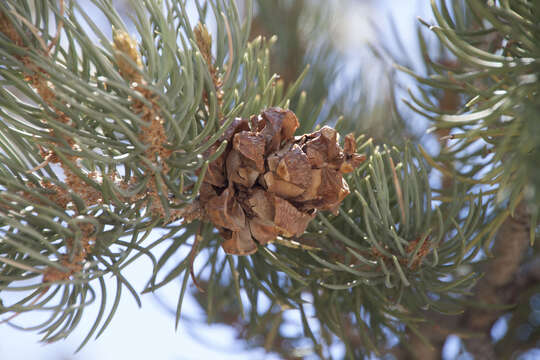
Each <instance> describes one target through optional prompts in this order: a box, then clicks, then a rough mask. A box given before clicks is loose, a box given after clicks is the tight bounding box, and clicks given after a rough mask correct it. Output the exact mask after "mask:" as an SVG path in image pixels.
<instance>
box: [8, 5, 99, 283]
mask: <svg viewBox="0 0 540 360" xmlns="http://www.w3.org/2000/svg"><path fill="white" fill-rule="evenodd" d="M60 4H61V9H63V2H60ZM61 11H62V10H61ZM60 27H61V24H59V26H58V29H57V31H60ZM0 32H2V33H3V34H4V35H5V36H6V37H8V38H9V39H10V40H11V41H12V42H13V43H14V44H15V45H17V46H19V47H24V42H23V40H22V38H21V36H20V35H19V34H18V32H17V30H16V29H15V27H14V26H13V23H12V22H11V20H10V19H9V18H8V17H7V15H6V14H4V13H2V12H0ZM55 42H56V39H55V40H53V44H54V43H55ZM53 44H51V46H54V45H53ZM49 50H50V47H49V48H48V49H43V50H42V52H43V56H48V52H49ZM17 59H18V60H19V61H20V62H21V63H22V64H23V65H24V66H23V67H22V68H23V69H26V70H25V71H26V72H25V73H24V74H23V76H24V80H25V81H26V82H27V83H28V84H29V85H30V86H31V87H32V88H33V89H34V90H35V91H36V92H37V93H38V95H39V96H40V97H41V98H42V100H43V102H44V103H45V104H46V105H47V106H48V107H49V108H50V109H51V110H53V111H54V113H55V114H56V120H58V121H61V122H62V123H64V124H71V123H72V121H71V119H70V118H69V116H67V115H66V114H65V113H64V112H62V111H61V110H59V109H58V107H56V106H55V104H54V102H55V101H56V94H55V89H54V86H53V85H52V84H51V82H50V81H49V74H48V72H47V71H46V70H45V69H43V68H41V67H39V66H37V65H36V64H34V63H33V62H32V60H31V58H30V57H29V56H20V55H18V56H17ZM42 122H43V123H46V120H42ZM49 132H50V133H51V135H54V136H57V137H60V138H61V139H62V140H63V141H65V142H66V143H67V144H68V145H69V146H70V147H71V148H72V149H74V150H76V149H77V148H76V144H75V141H74V140H73V139H72V138H68V137H65V136H62V135H58V134H55V133H54V131H53V130H49ZM49 146H50V148H54V147H56V146H57V145H56V144H54V143H50V144H49ZM39 152H40V155H41V156H42V157H43V158H44V160H45V162H46V163H59V164H60V166H61V168H62V170H63V172H64V176H65V178H66V180H65V183H66V184H67V185H68V188H69V191H71V192H73V193H77V194H78V195H79V196H81V197H82V198H83V200H85V202H86V203H87V205H92V204H96V203H98V202H100V201H101V194H100V193H99V192H98V191H96V190H95V189H93V188H92V187H90V186H89V185H88V184H87V183H86V182H85V181H84V180H83V179H82V178H80V177H79V176H78V175H77V174H76V173H74V172H73V171H72V170H71V168H70V167H69V166H67V164H66V163H65V162H64V161H61V159H60V158H59V157H58V155H57V154H56V153H55V152H54V151H53V150H46V149H44V148H42V147H41V146H39ZM67 160H68V161H70V162H71V163H72V164H74V165H75V166H76V167H79V165H78V164H77V161H78V160H79V158H78V157H77V156H72V155H69V156H67ZM40 186H41V188H43V189H47V190H52V191H53V192H54V194H45V196H46V197H48V198H49V199H50V200H51V201H53V202H54V203H56V204H57V205H58V206H60V207H62V208H64V209H65V208H67V206H68V204H69V202H71V196H70V194H69V192H68V190H67V189H64V188H62V187H61V186H58V185H55V184H52V183H50V182H47V181H45V180H42V181H40ZM30 187H34V188H35V187H36V185H33V184H32V185H30ZM28 197H29V198H32V196H31V195H30V196H28ZM79 229H80V230H82V232H83V237H82V239H81V245H82V246H81V249H79V250H78V251H77V252H76V253H74V254H72V257H71V258H70V256H68V254H70V253H71V252H72V249H73V244H72V242H73V240H72V239H66V254H65V255H64V256H63V258H62V259H61V260H60V263H61V264H62V265H63V266H64V267H66V268H67V269H69V271H68V272H63V271H61V270H59V269H56V268H54V267H48V268H47V269H45V271H44V276H43V281H44V282H50V281H59V280H65V279H68V278H69V277H71V276H72V275H73V274H74V273H77V272H80V271H81V270H82V267H83V264H84V260H85V258H86V256H87V255H88V253H89V252H90V251H91V250H92V248H93V246H94V244H95V237H93V235H92V234H93V232H94V229H93V226H92V225H89V224H82V225H79Z"/></svg>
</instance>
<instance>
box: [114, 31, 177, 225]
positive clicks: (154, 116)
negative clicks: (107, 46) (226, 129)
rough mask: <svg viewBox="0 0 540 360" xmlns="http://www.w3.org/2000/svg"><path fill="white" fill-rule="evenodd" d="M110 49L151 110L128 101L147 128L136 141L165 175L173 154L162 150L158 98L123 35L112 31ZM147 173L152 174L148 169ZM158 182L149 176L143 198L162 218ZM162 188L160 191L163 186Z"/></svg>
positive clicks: (171, 214) (172, 215) (132, 45)
mask: <svg viewBox="0 0 540 360" xmlns="http://www.w3.org/2000/svg"><path fill="white" fill-rule="evenodd" d="M113 46H114V48H115V50H116V51H117V53H116V54H115V59H116V63H117V65H118V69H119V72H120V74H121V75H122V76H123V77H124V79H126V80H127V81H129V82H130V84H131V88H132V89H133V90H134V91H136V92H138V93H140V94H141V95H142V96H143V97H144V98H145V99H146V100H147V101H148V102H150V106H148V105H147V104H146V103H145V102H143V101H141V100H137V99H131V100H132V101H131V109H132V111H133V112H134V113H135V114H137V115H139V116H140V118H141V119H142V120H143V121H144V122H145V123H147V124H148V125H147V126H145V127H144V129H142V131H140V133H139V140H141V142H142V143H143V144H145V145H147V146H148V148H147V149H146V150H145V152H144V155H145V156H146V157H147V158H148V159H150V160H151V161H152V162H153V163H154V164H156V165H158V167H159V168H161V171H162V172H163V173H167V172H168V171H169V166H168V165H167V163H166V159H167V158H169V157H170V156H171V154H172V150H170V149H167V148H166V147H165V146H164V145H165V144H166V143H167V132H166V130H165V127H164V126H163V125H164V119H163V117H162V115H161V110H160V107H159V104H158V102H157V96H156V94H154V93H152V91H150V90H149V89H147V88H146V85H147V84H146V81H145V80H144V79H143V77H142V75H141V73H140V71H139V70H140V69H141V68H142V60H141V56H140V54H139V52H138V51H137V43H136V42H135V41H134V40H133V39H132V38H131V37H130V36H129V35H128V34H127V33H126V32H125V31H123V30H116V29H115V30H114V32H113ZM127 59H130V60H131V61H128V60H127ZM148 171H151V170H150V169H148ZM157 181H158V179H157V177H156V176H155V174H152V175H151V179H150V181H149V182H148V188H147V190H146V193H145V194H143V197H145V198H146V199H148V200H149V201H150V203H151V204H150V206H149V211H150V213H151V214H152V215H153V216H158V217H161V218H165V214H166V211H165V209H164V207H163V204H162V202H161V199H160V192H159V191H158V186H157ZM161 185H162V188H163V187H164V186H163V185H164V184H161ZM177 213H178V212H177V211H174V210H171V211H170V212H169V218H168V219H166V220H167V221H171V219H173V218H177V217H178V216H179V214H180V213H178V214H177Z"/></svg>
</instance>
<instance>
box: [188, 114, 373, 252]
mask: <svg viewBox="0 0 540 360" xmlns="http://www.w3.org/2000/svg"><path fill="white" fill-rule="evenodd" d="M298 126H299V123H298V119H297V118H296V115H295V114H294V113H293V112H292V111H290V110H283V109H280V108H271V109H268V110H265V111H264V112H263V113H262V115H261V116H253V117H251V119H249V120H248V119H235V120H234V121H233V123H232V124H231V126H230V127H229V128H228V129H227V131H226V132H225V133H224V134H223V136H222V138H221V139H220V140H219V141H218V143H216V144H214V145H213V146H212V147H211V148H210V149H209V151H208V152H207V154H206V155H207V156H210V155H211V154H213V153H214V152H215V151H216V149H217V147H218V146H219V144H220V143H221V142H222V141H223V140H227V141H228V142H229V146H228V147H227V149H225V151H224V152H223V153H222V154H221V156H220V157H219V158H218V159H216V160H215V161H214V162H212V163H211V164H210V166H209V167H208V170H207V173H206V175H205V177H204V180H203V183H202V185H201V189H200V198H199V201H200V203H201V205H202V207H203V209H204V211H205V214H206V217H207V219H208V220H209V221H211V222H212V223H213V224H214V225H215V226H216V227H217V229H218V230H219V232H220V234H221V236H223V238H224V239H225V241H224V242H223V244H222V247H223V249H224V250H225V252H226V253H228V254H234V255H248V254H252V253H254V252H256V251H257V243H259V244H261V245H265V244H267V243H268V242H271V241H273V240H274V239H275V238H276V236H278V235H282V236H285V237H292V236H300V235H301V234H302V233H303V232H304V231H305V229H306V227H307V225H308V223H309V221H310V220H311V219H313V218H314V217H315V214H316V212H317V210H330V211H333V212H337V209H338V207H339V205H340V203H341V201H342V200H343V199H344V198H345V196H347V195H348V194H349V187H348V185H347V182H346V181H345V179H343V176H342V174H344V173H348V172H351V171H353V169H354V168H355V167H357V166H358V165H359V164H360V163H361V162H362V161H364V160H365V156H364V155H359V154H356V153H355V152H356V142H355V140H354V137H353V136H352V134H349V135H347V136H346V137H345V146H344V149H343V150H342V149H341V148H340V147H339V144H338V134H337V132H336V131H335V130H334V129H332V128H330V127H327V126H325V127H323V128H322V129H320V130H318V131H316V132H313V133H311V134H306V135H302V136H297V137H294V136H293V134H294V132H295V131H296V129H297V128H298Z"/></svg>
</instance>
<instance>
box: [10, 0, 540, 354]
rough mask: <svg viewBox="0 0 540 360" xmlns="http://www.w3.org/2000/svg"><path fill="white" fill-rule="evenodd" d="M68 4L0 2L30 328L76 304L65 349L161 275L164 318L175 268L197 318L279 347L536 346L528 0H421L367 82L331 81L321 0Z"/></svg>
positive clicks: (535, 58)
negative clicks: (92, 308) (340, 84)
mask: <svg viewBox="0 0 540 360" xmlns="http://www.w3.org/2000/svg"><path fill="white" fill-rule="evenodd" d="M83 3H84V2H78V1H69V0H64V1H62V0H59V1H56V0H30V1H18V0H4V1H2V2H0V82H1V87H0V89H1V90H0V91H1V94H0V291H1V298H0V314H2V316H3V317H2V320H1V321H2V322H4V323H9V324H10V325H12V326H14V327H21V326H20V325H17V322H18V321H19V320H20V319H22V318H24V319H26V321H31V320H32V314H35V313H36V312H38V311H40V312H45V313H46V314H47V315H48V318H47V319H46V320H44V321H42V322H41V323H34V324H32V325H31V326H30V327H29V328H26V329H30V330H31V331H39V332H40V333H41V334H42V336H43V337H42V339H43V341H45V342H53V341H57V340H60V339H64V338H65V337H67V336H68V335H70V333H71V332H72V331H73V329H75V328H76V327H77V326H84V325H82V324H81V323H84V324H90V326H87V328H88V333H87V336H86V337H85V338H84V339H81V347H82V346H84V345H85V344H87V343H88V341H89V340H90V339H91V338H92V337H95V336H99V335H101V334H102V333H103V332H104V331H105V332H106V330H105V329H106V327H107V325H108V324H109V323H110V322H111V320H112V318H113V316H114V314H115V312H116V310H117V307H118V304H119V300H120V298H121V297H122V296H125V294H126V292H125V290H127V291H128V292H129V293H131V294H132V296H133V297H134V298H135V299H136V300H137V301H139V293H140V291H141V290H142V293H149V292H154V291H156V290H158V289H159V288H161V287H163V286H165V285H167V284H170V283H171V282H178V281H179V282H180V284H181V289H180V293H179V296H178V300H177V307H176V309H175V314H176V324H177V325H178V323H179V321H183V320H184V319H181V308H182V302H183V299H184V297H185V296H186V293H187V292H188V289H189V288H190V287H189V285H190V284H193V285H194V286H193V287H192V289H193V291H192V295H193V296H194V297H195V299H196V300H197V301H198V303H199V304H200V305H201V307H202V308H203V309H204V310H205V313H206V317H207V319H206V320H207V321H208V322H209V323H221V324H226V325H229V326H231V328H232V329H234V330H235V331H237V335H238V337H239V338H241V339H243V340H245V344H246V347H249V348H258V347H263V348H264V349H265V350H266V351H268V352H273V353H276V354H278V356H280V357H282V358H284V359H300V358H323V359H332V358H336V357H340V356H341V357H345V358H347V359H361V358H366V357H370V356H373V355H376V356H379V357H383V356H384V357H386V356H388V357H389V358H392V357H394V358H397V359H437V358H440V357H441V351H442V347H443V345H444V344H445V341H446V340H447V338H448V336H449V335H457V336H459V337H460V338H461V347H462V350H463V351H468V352H469V353H470V354H472V355H473V357H474V358H475V359H494V358H497V356H496V354H498V355H500V357H501V358H508V357H511V356H516V355H517V354H518V353H520V352H524V351H527V350H530V349H531V348H534V347H535V345H536V342H537V341H538V337H539V334H540V327H539V324H540V320H539V317H538V313H539V311H540V306H539V295H538V293H537V291H538V283H539V282H538V280H539V279H540V271H539V270H540V262H539V258H538V256H537V251H538V250H537V247H535V242H534V240H535V237H537V236H538V231H537V230H538V227H537V219H538V204H539V203H540V120H539V115H540V96H539V87H540V85H539V84H540V83H539V81H538V76H539V74H540V2H539V1H536V0H500V1H484V0H464V1H444V0H442V1H440V2H437V1H435V0H433V1H432V11H433V15H434V22H433V23H431V22H429V21H422V22H421V23H420V25H419V27H418V44H419V45H420V46H419V48H420V49H421V51H422V54H421V55H422V59H423V62H424V63H423V64H421V65H422V66H419V64H416V63H415V62H414V61H411V60H410V58H412V57H414V55H415V54H411V53H410V51H408V50H406V49H405V47H404V46H402V45H401V40H400V39H399V37H398V38H394V39H393V40H391V41H395V42H397V44H398V47H397V48H398V49H400V51H399V54H393V53H392V51H387V50H386V49H387V48H391V47H386V46H382V47H381V48H378V49H375V51H376V53H377V54H378V56H379V57H380V58H381V59H382V60H383V61H385V62H390V63H394V64H396V68H397V69H398V70H399V71H400V74H401V75H397V74H393V75H391V76H389V85H388V86H387V87H385V86H382V87H383V88H384V89H382V90H380V91H378V92H375V94H374V95H373V92H371V97H369V96H368V95H366V93H365V92H362V91H356V92H354V91H349V90H351V89H354V86H363V83H362V81H361V79H354V81H351V82H350V83H351V85H350V86H348V87H347V88H346V89H345V90H342V91H341V92H340V93H339V94H338V95H335V94H334V96H330V95H331V94H330V90H329V89H330V88H331V87H332V81H333V78H334V77H335V75H336V73H337V72H338V69H339V64H338V61H337V60H336V55H335V50H334V49H333V48H332V41H331V39H329V38H328V36H326V37H325V36H324V34H323V33H324V30H321V29H324V25H323V24H324V22H325V21H326V19H327V16H326V12H327V10H328V7H329V5H327V4H324V3H321V4H318V5H313V4H310V5H308V4H307V2H305V1H294V2H290V1H284V0H283V1H281V0H280V1H265V0H259V1H257V3H256V4H255V5H256V6H254V7H252V3H251V2H249V1H246V2H242V3H235V2H234V1H227V0H210V1H196V0H195V1H193V2H190V4H189V5H193V7H194V8H195V9H196V12H197V16H198V19H197V20H196V21H195V22H193V16H192V15H191V16H188V15H189V13H188V10H187V8H186V7H187V6H188V4H186V1H182V0H145V1H135V0H134V1H131V2H129V8H130V11H131V15H132V22H133V25H134V27H135V28H136V33H135V34H130V33H129V32H128V27H127V25H126V24H125V23H124V21H123V20H122V17H121V16H120V15H119V14H118V12H117V10H116V9H115V7H114V6H113V4H112V2H111V0H92V1H91V3H92V4H93V6H95V7H97V8H98V9H99V11H100V12H101V13H102V15H103V16H104V17H106V19H107V21H108V25H107V27H104V26H102V25H101V26H98V25H96V24H95V23H94V22H93V19H92V18H91V17H90V16H89V15H88V14H87V12H86V11H85V9H84V8H82V6H83V5H84V4H83ZM237 5H242V7H241V10H242V11H239V10H238V9H237ZM240 13H241V14H243V15H240ZM252 16H254V17H253V18H252ZM283 18H285V20H283ZM278 19H281V21H278ZM206 24H208V25H206ZM317 24H318V25H317ZM318 26H320V27H321V29H317V27H318ZM210 28H213V29H215V31H210V30H209V29H210ZM274 33H278V34H279V36H280V38H279V40H277V39H276V37H274V36H272V35H273V34H274ZM306 39H307V41H306ZM310 39H311V40H313V43H310V42H309V40H310ZM307 63H312V66H311V67H309V68H308V67H304V64H307ZM279 74H282V76H280V75H279ZM403 75H410V76H411V77H412V78H413V79H414V81H415V83H416V85H415V87H414V88H413V89H411V91H409V93H408V95H407V96H406V98H405V100H404V102H400V101H396V100H395V98H396V95H395V94H397V93H399V92H400V89H402V88H403V86H402V81H403V79H404V77H403ZM357 80H358V81H357ZM363 91H366V90H363ZM351 93H355V94H358V93H360V95H359V96H354V95H351ZM400 96H401V95H400ZM327 98H331V99H332V100H331V101H330V100H329V101H327V102H326V103H325V102H324V99H327ZM402 104H406V105H408V107H404V106H402ZM415 117H416V118H417V117H424V118H427V119H429V121H430V124H431V128H430V134H431V136H432V137H434V138H435V139H437V140H438V142H439V145H440V150H438V151H435V150H433V149H428V148H427V147H426V146H425V144H423V142H422V139H423V138H424V137H422V136H415V135H414V134H413V132H412V131H410V130H409V129H408V124H409V123H410V122H409V121H405V120H403V119H404V118H407V119H414V118H415ZM381 124H382V127H381V126H379V127H377V125H381ZM381 128H382V129H383V130H382V131H381ZM340 134H341V136H340ZM163 246H165V247H166V250H165V251H162V252H157V251H156V249H157V248H159V247H163ZM143 258H147V259H148V260H149V261H150V262H151V263H152V265H153V270H152V272H151V273H148V274H146V276H147V278H148V283H147V286H146V287H145V288H144V289H135V288H134V287H133V286H132V285H131V284H130V280H129V279H128V278H126V277H125V276H124V275H123V273H124V270H125V269H126V267H128V266H129V265H130V264H131V263H133V262H136V261H139V260H142V259H143ZM195 259H197V262H195ZM195 265H197V266H195ZM106 275H112V276H113V277H114V278H115V279H116V287H113V288H111V287H110V286H109V285H110V283H109V282H105V279H104V278H105V276H106ZM111 292H113V293H114V296H113V298H114V302H113V303H112V304H110V303H108V302H107V298H110V295H109V293H111ZM94 303H95V304H97V305H96V306H97V307H98V308H99V310H98V311H97V316H96V317H95V318H87V316H86V315H84V314H83V313H84V311H85V309H86V307H87V306H89V305H91V304H94ZM288 314H295V315H297V318H298V319H299V320H298V324H296V325H297V326H298V327H299V329H300V331H298V332H297V333H296V334H291V331H285V327H286V326H288V325H291V318H292V317H291V316H288ZM500 319H501V320H500ZM497 320H500V321H506V324H507V327H508V330H507V332H506V334H505V335H504V336H502V337H499V338H496V339H494V338H492V336H491V329H492V327H493V325H494V323H495V322H496V321H497ZM184 321H188V320H184ZM516 334H517V335H519V336H517V338H516ZM340 354H341V355H340Z"/></svg>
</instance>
